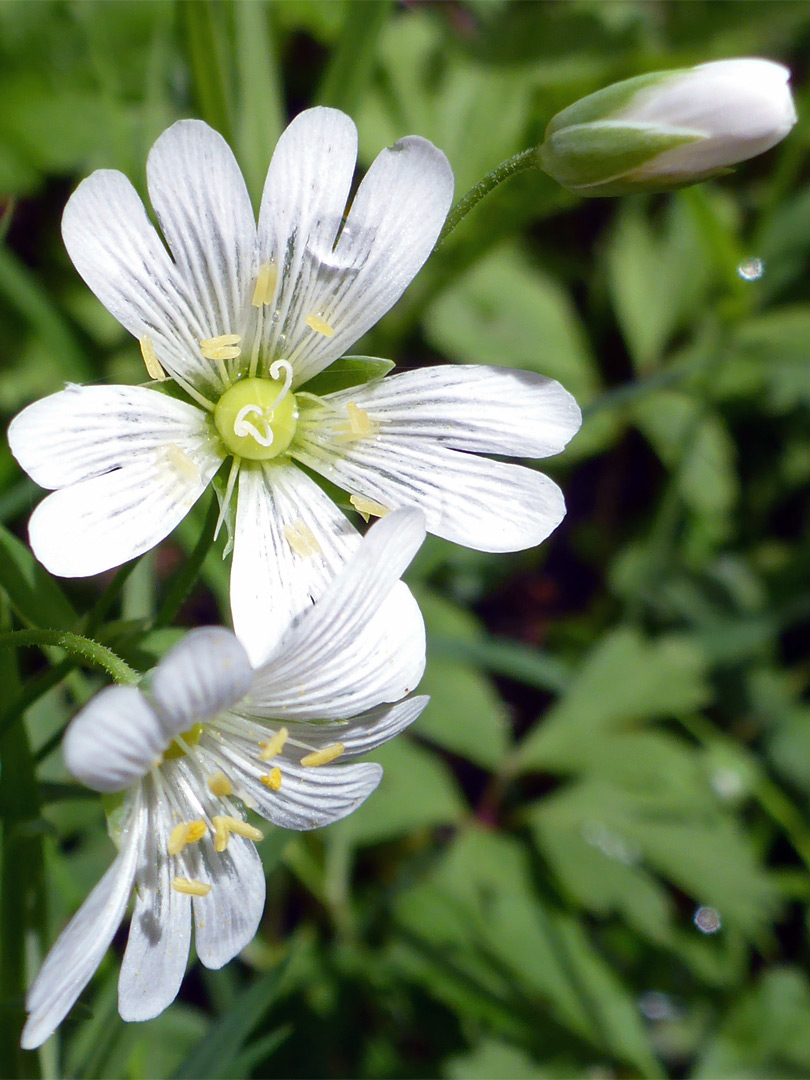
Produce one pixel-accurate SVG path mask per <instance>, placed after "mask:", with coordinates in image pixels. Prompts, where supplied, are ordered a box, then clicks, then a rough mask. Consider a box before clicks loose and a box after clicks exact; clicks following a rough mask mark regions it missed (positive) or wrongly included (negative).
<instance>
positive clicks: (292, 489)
mask: <svg viewBox="0 0 810 1080" xmlns="http://www.w3.org/2000/svg"><path fill="white" fill-rule="evenodd" d="M313 540H314V544H313V543H312V541H313ZM359 543H360V536H359V534H358V532H357V530H356V529H355V528H354V526H353V525H352V524H351V523H350V522H349V521H348V520H347V518H346V517H345V516H344V515H343V514H342V513H341V512H340V510H338V508H337V507H336V506H335V504H334V503H333V502H332V500H331V499H330V498H329V496H328V495H325V494H324V492H323V491H322V490H321V488H319V487H318V485H317V484H316V483H315V481H314V480H312V479H311V478H310V477H309V476H307V475H306V473H304V472H303V471H302V470H301V469H299V468H298V467H297V466H296V465H292V464H287V463H282V462H270V463H269V464H267V465H265V466H264V467H262V466H261V465H258V464H257V465H254V466H248V465H243V466H242V469H241V471H240V473H239V497H238V500H237V508H236V529H235V538H234V551H233V565H232V567H231V613H232V615H233V625H234V630H235V631H236V633H237V635H238V637H239V639H240V640H241V642H242V644H243V645H244V646H245V649H246V650H247V653H248V656H249V657H250V659H251V661H252V663H254V664H257V663H259V662H260V661H261V660H263V659H264V658H265V657H266V656H267V655H268V653H269V652H270V651H271V649H272V648H274V646H275V645H276V644H277V643H278V640H279V638H280V637H281V635H282V634H283V632H284V631H285V630H286V628H287V626H288V625H289V624H290V622H291V621H292V620H293V618H295V616H297V615H300V614H301V612H302V611H305V610H306V609H307V608H309V607H311V606H312V603H313V601H314V600H316V599H317V598H318V597H319V596H320V595H321V594H322V593H323V591H324V589H325V588H326V586H327V584H328V583H329V582H330V581H331V580H332V578H333V577H334V575H335V574H336V573H337V571H338V570H339V569H340V567H341V566H342V565H343V564H344V562H345V561H346V559H348V558H349V556H350V555H351V554H352V552H354V551H355V550H356V549H357V546H358V544H359ZM308 551H311V552H312V553H311V554H309V553H307V552H308ZM302 552H303V553H302Z"/></svg>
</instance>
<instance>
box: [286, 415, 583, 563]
mask: <svg viewBox="0 0 810 1080" xmlns="http://www.w3.org/2000/svg"><path fill="white" fill-rule="evenodd" d="M295 457H296V459H297V460H299V461H301V462H302V463H303V464H305V465H308V466H309V467H310V468H312V469H315V470H316V471H317V472H319V473H322V474H326V475H328V476H329V479H330V480H332V482H333V483H335V484H339V485H340V486H341V487H342V488H344V489H345V490H346V491H348V492H351V493H352V494H355V495H359V496H362V497H363V498H366V499H371V500H373V501H374V502H377V503H380V504H381V505H382V506H385V507H388V508H390V509H395V508H397V507H402V506H417V507H419V509H420V510H422V512H423V513H424V515H425V520H426V521H427V527H428V530H429V531H430V532H432V533H435V534H436V535H437V536H442V537H444V538H445V539H446V540H453V541H455V542H456V543H457V544H465V545H466V546H467V547H471V548H475V549H476V550H477V551H520V550H522V549H523V548H529V547H534V546H535V544H539V543H540V542H541V541H543V540H545V538H546V537H547V536H548V535H549V533H551V532H553V531H554V529H556V528H557V526H558V525H559V524H560V522H561V521H562V519H563V518H564V517H565V501H564V499H563V496H562V492H561V491H560V489H559V488H558V487H557V485H556V484H555V483H554V482H553V481H551V480H549V478H548V477H547V476H544V475H543V474H542V473H538V472H534V471H533V470H532V469H526V468H523V466H520V465H510V464H504V463H503V462H501V461H490V460H489V459H488V458H482V457H478V456H477V455H475V454H466V453H463V452H462V451H459V450H450V449H448V448H447V447H444V446H437V445H436V444H435V443H431V442H428V441H426V440H422V439H419V440H417V439H411V438H407V437H403V436H401V435H386V434H380V435H378V436H376V438H366V439H362V440H356V441H354V442H351V443H348V444H347V443H346V442H344V443H342V444H336V445H335V446H333V447H332V448H328V447H326V446H322V445H321V444H320V442H319V441H316V439H315V438H314V437H313V434H312V431H311V429H309V428H307V429H306V430H305V431H303V432H302V433H301V436H300V438H299V439H298V441H297V442H296V448H295Z"/></svg>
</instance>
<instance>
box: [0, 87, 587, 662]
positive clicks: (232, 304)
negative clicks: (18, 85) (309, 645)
mask: <svg viewBox="0 0 810 1080" xmlns="http://www.w3.org/2000/svg"><path fill="white" fill-rule="evenodd" d="M356 149H357V134H356V131H355V127H354V124H353V123H352V121H351V120H350V119H349V117H348V116H346V115H344V114H343V113H341V112H338V111H336V110H333V109H324V108H317V109H311V110H309V111H308V112H304V113H302V114H301V115H299V116H298V117H297V118H296V119H295V120H294V121H293V122H292V123H291V124H290V126H289V127H288V128H287V130H286V131H285V132H284V134H283V135H282V137H281V139H280V140H279V143H278V146H277V147H276V150H275V153H274V155H273V159H272V161H271V163H270V168H269V171H268V174H267V180H266V183H265V188H264V195H263V198H262V203H261V210H260V214H259V224H258V231H257V227H256V222H255V219H254V215H253V211H252V209H251V203H250V199H249V197H248V193H247V189H246V187H245V184H244V181H243V179H242V176H241V174H240V172H239V169H238V167H237V164H236V161H235V159H234V157H233V154H232V153H231V151H230V149H229V148H228V146H227V145H226V143H225V142H224V140H223V139H222V138H221V136H219V135H218V134H217V133H216V132H215V131H213V130H212V129H211V128H209V127H208V126H206V125H205V124H203V123H201V122H199V121H193V120H186V121H180V122H179V123H176V124H174V125H173V126H172V127H170V128H169V129H168V130H167V131H166V132H164V134H163V135H162V136H161V137H160V138H159V139H158V141H157V142H156V143H155V145H154V147H153V148H152V151H151V153H150V154H149V160H148V164H147V181H148V187H149V194H150V197H151V201H152V205H153V207H154V209H155V212H156V214H157V218H158V221H159V223H160V226H161V229H162V231H163V235H164V237H165V239H166V242H167V244H168V246H169V249H170V251H171V257H170V256H169V254H168V253H167V251H166V248H165V247H164V246H163V243H162V242H161V239H160V237H159V236H158V233H157V232H156V230H155V229H154V227H153V226H152V225H151V223H150V222H149V219H148V218H147V215H146V211H145V210H144V207H143V204H142V203H141V200H140V198H139V197H138V195H137V194H136V192H135V189H134V188H133V187H132V185H131V184H130V182H129V181H128V180H127V179H126V178H125V177H124V176H123V175H122V174H121V173H118V172H112V171H99V172H96V173H93V175H92V176H90V177H89V178H88V179H87V180H85V181H84V182H83V183H82V184H80V185H79V187H78V189H77V190H76V192H75V193H74V194H73V196H72V197H71V199H70V201H69V203H68V205H67V207H66V209H65V214H64V219H63V225H62V231H63V236H64V240H65V244H66V246H67V249H68V252H69V253H70V256H71V258H72V259H73V262H74V263H75V265H76V268H77V269H78V271H79V273H80V274H81V275H82V277H83V278H84V279H85V281H86V282H87V284H88V285H89V286H90V288H91V289H92V290H93V291H94V292H95V294H96V296H98V298H99V299H100V300H101V301H102V303H103V304H105V306H106V307H107V308H108V309H109V310H110V311H111V312H112V314H113V315H115V317H116V318H117V319H118V320H119V321H120V322H121V323H122V324H123V325H124V326H125V327H126V328H127V329H128V330H129V331H130V332H131V333H132V334H134V335H135V336H136V337H137V338H138V339H139V340H140V342H141V347H142V351H143V355H144V360H145V362H146V366H147V370H148V372H149V374H150V376H151V377H152V378H153V379H156V380H161V379H164V378H166V377H167V376H168V377H169V378H170V379H173V380H174V381H175V383H177V385H178V386H179V387H180V388H181V390H182V391H183V393H184V395H185V396H187V397H188V398H190V399H191V400H190V401H188V400H178V399H177V398H176V397H172V396H169V395H168V394H166V393H164V392H161V391H160V390H157V389H150V388H147V387H128V386H91V387H79V386H72V387H68V388H67V389H66V390H64V391H61V392H60V393H57V394H54V395H52V396H51V397H48V398H45V399H44V400H42V401H39V402H36V403H35V404H33V405H31V406H29V407H28V408H27V409H26V410H24V412H22V413H21V414H20V415H19V416H18V417H17V418H16V419H15V420H14V421H13V423H12V425H11V428H10V430H9V442H10V445H11V448H12V451H13V453H14V455H15V456H16V458H17V459H18V461H19V462H20V464H21V465H22V467H23V468H24V469H25V470H26V471H27V472H28V473H29V474H30V475H31V477H32V478H33V479H34V480H35V481H36V482H37V483H38V484H39V485H40V486H42V487H44V488H48V489H51V490H52V491H53V494H51V495H49V496H48V497H47V498H46V499H45V500H44V501H43V502H42V503H41V504H40V506H39V507H38V508H37V509H36V510H35V511H34V514H33V515H32V517H31V522H30V527H29V532H30V540H31V546H32V548H33V550H34V552H35V553H36V555H37V557H38V558H39V559H40V560H41V561H42V562H43V563H44V564H45V566H46V567H48V569H49V570H51V571H52V572H53V573H55V574H60V575H63V576H67V577H73V576H83V575H87V574H94V573H98V572H100V571H102V570H105V569H108V568H109V567H112V566H116V565H118V564H119V563H122V562H124V561H126V560H128V559H132V558H134V557H135V556H137V555H140V554H141V553H143V552H145V551H147V550H148V549H149V548H151V547H152V546H153V545H155V544H156V543H158V542H159V541H160V540H162V539H163V538H164V537H165V536H166V535H167V534H168V533H169V532H170V531H171V530H172V529H173V528H174V527H175V525H177V523H178V522H179V521H180V520H181V519H182V518H183V517H184V515H185V514H186V513H187V512H188V510H189V509H190V507H191V506H192V505H193V504H194V503H195V501H196V500H197V499H198V498H199V497H200V495H201V494H202V492H203V491H204V490H205V488H206V486H207V485H208V484H209V483H210V481H211V479H212V477H213V476H214V474H215V473H216V472H217V471H218V470H219V468H220V466H221V465H222V464H223V462H224V461H226V459H230V462H231V463H230V465H229V466H228V469H227V473H226V475H227V484H226V501H227V499H229V498H230V496H231V493H233V492H235V491H237V492H238V494H237V506H236V515H235V535H234V550H233V567H232V577H231V604H232V610H233V618H234V626H235V629H236V631H237V633H238V634H239V636H240V638H241V639H242V640H243V641H245V642H247V643H248V649H249V652H250V655H251V658H252V659H253V660H254V661H255V660H258V659H260V658H261V656H262V655H266V653H267V650H268V649H269V648H270V647H271V646H272V644H273V641H274V640H275V638H276V636H277V634H278V631H279V629H280V628H281V627H283V626H284V625H286V623H287V622H288V621H289V618H290V617H294V616H295V615H296V614H297V613H298V612H300V611H302V610H303V609H304V608H305V607H306V606H307V605H308V604H309V603H311V599H312V597H315V596H318V595H319V594H320V592H321V591H322V590H323V588H324V586H325V584H326V582H327V581H328V580H329V577H330V576H331V575H332V574H333V573H334V572H335V570H336V569H337V567H338V566H339V565H340V564H341V563H342V562H343V561H344V559H345V558H346V556H347V554H348V553H350V552H351V551H352V550H354V548H355V546H356V544H357V542H358V539H359V538H358V534H357V532H356V530H355V529H354V527H353V526H352V525H351V524H350V523H349V521H348V520H347V519H346V518H345V516H344V515H343V513H342V512H341V511H339V510H338V508H337V507H336V506H335V504H334V503H333V502H332V500H331V499H330V498H328V497H327V495H325V494H324V492H323V490H322V488H321V487H320V486H318V484H316V483H315V482H314V480H312V479H311V477H310V476H309V475H308V474H307V473H306V472H305V471H303V470H302V469H301V468H299V467H298V463H301V464H303V465H306V466H308V467H309V468H311V469H313V470H314V471H315V472H317V473H319V474H321V475H322V476H324V477H326V479H327V480H329V481H332V482H333V483H335V484H338V485H340V487H342V488H343V489H344V490H345V491H346V492H347V493H348V494H349V496H350V497H351V501H352V502H353V504H354V506H355V507H356V508H357V509H358V510H360V511H361V512H365V513H374V514H377V515H381V514H382V513H384V512H385V511H386V510H390V509H394V508H397V507H402V506H408V505H416V506H419V507H420V508H421V509H422V510H423V512H424V514H425V518H426V520H427V525H428V529H429V530H430V531H432V532H435V533H437V534H438V535H439V536H444V537H447V538H449V539H451V540H455V541H457V542H460V543H463V544H467V545H469V546H471V547H475V548H478V549H480V550H485V551H511V550H517V549H521V548H525V547H528V546H531V545H533V544H537V543H539V542H540V541H541V540H543V539H544V538H545V537H546V536H547V535H548V534H549V533H550V532H551V531H552V529H554V528H555V527H556V525H558V524H559V522H560V520H561V519H562V517H563V514H564V512H565V507H564V503H563V498H562V495H561V493H560V491H559V489H558V488H557V486H556V485H555V484H553V483H552V482H551V481H550V480H548V479H547V478H546V477H545V476H543V475H541V474H540V473H538V472H535V471H533V470H530V469H527V468H525V467H521V466H517V465H512V464H504V463H502V462H496V461H491V460H487V459H485V458H481V457H478V456H476V455H477V454H478V453H479V452H484V453H496V454H504V455H517V456H521V457H544V456H546V455H549V454H554V453H557V452H558V451H559V450H561V449H562V447H563V446H564V445H565V443H566V442H567V441H568V439H570V438H571V436H572V435H573V434H574V432H575V431H576V430H577V428H578V426H579V423H580V416H579V410H578V408H577V406H576V403H575V402H574V401H573V399H572V398H571V397H570V395H568V394H567V393H566V392H565V391H564V390H563V389H562V388H561V387H560V386H559V385H558V384H557V383H555V382H552V381H551V380H548V379H544V378H541V377H540V376H537V375H534V374H529V373H527V372H522V371H508V370H504V369H500V368H494V367H493V368H488V367H472V368H459V367H452V366H447V367H437V368H428V369H426V370H421V371H414V372H409V373H406V374H401V375H395V376H393V377H389V378H385V379H377V380H376V381H373V382H370V383H368V384H367V385H365V386H360V387H357V388H353V389H351V390H347V391H344V392H341V393H335V394H326V395H325V396H323V397H315V396H313V395H312V394H310V393H308V392H307V384H308V382H309V381H310V380H311V379H312V378H313V376H316V375H317V374H318V373H319V372H321V371H323V370H324V369H325V368H326V367H328V366H329V365H330V364H331V363H333V361H334V360H336V359H337V358H338V357H340V356H341V355H342V354H343V353H344V352H345V351H346V349H347V348H348V347H349V346H350V345H351V344H352V343H353V342H355V341H356V340H357V339H358V338H359V337H361V335H362V334H364V333H365V332H366V331H367V330H368V329H369V328H370V327H371V326H373V324H374V323H375V322H377V320H378V319H379V318H380V317H381V316H382V315H383V314H384V313H385V312H386V311H387V310H388V309H389V308H390V307H391V305H392V304H394V303H395V302H396V300H397V299H398V298H399V297H400V296H401V294H402V292H403V291H404V289H405V288H406V286H407V285H408V284H409V282H410V281H411V279H412V278H413V277H414V275H415V274H416V273H417V271H418V270H419V268H420V267H421V266H422V264H423V263H424V261H425V259H426V258H427V257H428V255H429V254H430V251H431V249H432V247H433V245H434V243H435V241H436V238H437V236H438V234H439V231H440V229H441V227H442V224H443V222H444V220H445V217H446V215H447V211H448V208H449V206H450V203H451V201H452V193H453V176H452V172H451V170H450V166H449V164H448V162H447V159H446V158H445V156H444V154H442V153H441V151H439V150H437V149H436V147H434V146H433V145H432V144H431V143H429V142H427V141H426V140H425V139H421V138H417V137H409V138H405V139H402V140H400V141H399V142H398V143H396V144H395V145H394V146H392V147H390V148H389V149H387V150H384V151H383V152H382V153H381V154H380V155H379V156H378V157H377V159H376V160H375V161H374V163H373V164H372V166H371V168H370V170H369V172H368V173H367V175H366V177H365V178H364V180H363V182H362V183H361V184H360V187H359V189H358V190H357V193H356V195H355V196H354V199H353V201H352V203H351V207H350V209H349V211H348V215H347V216H346V218H345V222H344V213H345V210H346V202H347V199H348V197H349V192H350V188H351V185H352V179H353V175H354V169H355V163H356ZM271 611H272V612H273V616H274V617H273V619H272V620H271V619H269V618H268V612H271Z"/></svg>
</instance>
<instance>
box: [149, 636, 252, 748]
mask: <svg viewBox="0 0 810 1080" xmlns="http://www.w3.org/2000/svg"><path fill="white" fill-rule="evenodd" d="M252 678H253V669H252V668H251V666H250V661H249V660H248V657H247V653H246V652H245V650H244V648H243V647H242V646H241V645H240V643H239V641H238V640H237V638H236V636H235V635H234V634H232V633H231V631H230V630H226V629H225V628H224V627H220V626H206V627H201V628H199V629H197V630H192V631H190V633H188V634H186V636H185V637H184V638H183V640H182V641H181V642H180V643H179V644H178V645H175V647H174V648H173V649H172V650H171V651H170V652H168V653H167V654H166V656H164V657H163V659H162V660H161V661H160V663H159V664H158V665H157V667H155V668H154V669H153V671H152V673H151V675H150V677H149V679H148V683H147V693H148V695H149V697H150V700H151V702H152V704H153V705H154V708H155V710H156V712H157V714H158V716H159V717H160V720H161V723H162V725H163V728H164V731H165V732H166V734H167V735H168V736H170V737H173V736H175V735H177V734H179V733H180V732H182V731H186V730H187V729H188V728H190V727H191V726H192V725H193V724H204V723H206V722H208V721H209V720H212V719H213V718H214V717H215V716H216V715H217V714H218V713H220V712H222V711H223V710H224V709H227V708H229V707H230V706H231V705H234V704H235V703H236V702H237V701H239V699H240V698H241V697H242V696H243V695H244V694H245V693H246V692H247V690H248V689H249V687H250V684H251V681H252Z"/></svg>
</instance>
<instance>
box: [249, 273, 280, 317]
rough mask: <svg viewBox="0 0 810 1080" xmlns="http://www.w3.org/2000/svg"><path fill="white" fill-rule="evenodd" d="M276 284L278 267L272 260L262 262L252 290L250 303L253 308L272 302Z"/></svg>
mask: <svg viewBox="0 0 810 1080" xmlns="http://www.w3.org/2000/svg"><path fill="white" fill-rule="evenodd" d="M277 284H278V267H277V266H276V264H275V263H274V262H269V263H264V265H263V266H262V267H261V268H260V270H259V274H258V277H257V278H256V287H255V289H254V290H253V299H252V300H251V301H250V302H251V304H252V305H253V306H254V307H255V308H257V307H261V306H262V304H272V303H273V297H274V296H275V295H276V285H277Z"/></svg>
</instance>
